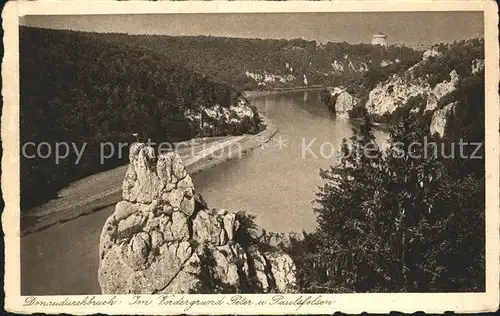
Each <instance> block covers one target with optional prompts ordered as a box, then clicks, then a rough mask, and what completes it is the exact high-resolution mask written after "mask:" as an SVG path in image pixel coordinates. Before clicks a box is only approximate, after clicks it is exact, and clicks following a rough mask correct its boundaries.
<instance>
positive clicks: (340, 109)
mask: <svg viewBox="0 0 500 316" xmlns="http://www.w3.org/2000/svg"><path fill="white" fill-rule="evenodd" d="M357 102H358V100H357V99H356V98H354V97H353V96H352V95H350V94H349V92H347V91H342V92H341V93H340V94H339V95H338V96H337V100H336V101H335V113H336V114H337V117H344V118H349V111H351V110H352V109H353V108H354V105H355V104H356V103H357Z"/></svg>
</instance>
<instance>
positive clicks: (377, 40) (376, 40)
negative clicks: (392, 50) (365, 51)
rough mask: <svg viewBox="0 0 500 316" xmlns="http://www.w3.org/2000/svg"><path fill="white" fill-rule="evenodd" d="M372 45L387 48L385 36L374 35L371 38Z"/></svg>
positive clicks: (380, 34)
mask: <svg viewBox="0 0 500 316" xmlns="http://www.w3.org/2000/svg"><path fill="white" fill-rule="evenodd" d="M372 45H380V46H384V47H387V35H385V34H382V33H377V34H374V35H373V37H372Z"/></svg>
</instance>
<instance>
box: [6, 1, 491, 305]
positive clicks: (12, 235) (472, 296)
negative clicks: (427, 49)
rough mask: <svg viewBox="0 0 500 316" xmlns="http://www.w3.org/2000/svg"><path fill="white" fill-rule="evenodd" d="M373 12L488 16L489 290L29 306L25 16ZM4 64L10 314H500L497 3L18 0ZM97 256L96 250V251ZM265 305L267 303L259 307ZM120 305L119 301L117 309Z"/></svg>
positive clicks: (10, 7) (10, 10) (10, 15)
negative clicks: (22, 167) (23, 167)
mask: <svg viewBox="0 0 500 316" xmlns="http://www.w3.org/2000/svg"><path fill="white" fill-rule="evenodd" d="M342 11H350V12H372V11H484V13H485V23H484V25H485V34H484V35H485V51H486V56H485V69H486V121H485V125H486V170H487V175H486V183H487V186H486V197H487V200H486V209H487V212H486V292H485V293H424V294H408V293H397V294H381V293H376V294H293V295H291V294H289V295H284V297H286V300H288V301H291V300H295V299H297V298H298V297H300V296H302V297H303V298H305V297H307V296H308V295H313V296H314V297H318V296H320V297H321V299H323V300H331V301H334V303H332V304H328V305H302V306H298V305H297V304H295V305H293V304H292V305H278V304H270V302H273V297H275V295H274V294H262V295H258V294H251V295H243V296H242V297H244V298H245V299H249V300H251V301H253V302H254V304H251V305H244V304H243V305H242V304H231V300H232V299H234V297H235V295H233V294H229V295H218V294H214V295H192V294H191V295H175V296H173V297H172V299H180V298H182V297H185V299H187V300H191V301H195V300H201V301H207V300H210V299H215V300H218V299H221V298H222V297H223V298H224V302H223V304H222V305H217V306H214V305H193V306H192V307H191V308H189V309H188V310H187V311H186V310H185V308H186V306H180V305H179V306H174V305H169V306H160V305H158V304H157V302H158V300H159V296H157V295H144V296H142V297H141V299H143V300H145V301H146V300H152V301H153V303H151V304H149V305H140V306H139V305H129V302H131V301H132V300H133V299H134V298H133V296H132V295H117V296H113V295H96V296H95V298H94V299H95V300H99V301H110V300H112V299H113V297H114V298H115V300H116V303H115V304H114V305H108V306H95V305H85V306H50V307H42V306H26V302H27V300H30V299H31V298H30V297H27V296H21V295H20V292H21V291H20V277H21V275H20V237H19V236H20V221H19V216H20V214H19V202H20V201H19V152H20V150H19V149H20V145H19V53H18V48H19V47H18V43H19V28H18V23H19V19H18V18H19V16H23V15H55V14H59V15H61V14H68V15H69V14H130V13H137V14H139V13H144V14H146V13H208V12H211V13H230V12H231V13H236V12H241V13H250V12H253V13H258V12H342ZM2 17H3V29H4V51H5V54H4V59H3V63H2V79H3V80H2V82H3V90H2V96H3V101H4V108H3V117H2V130H1V135H2V142H3V147H4V151H3V159H2V171H3V177H2V191H3V196H4V200H5V209H4V212H3V214H2V225H3V230H4V235H5V236H4V241H5V286H4V290H5V294H6V298H5V302H6V303H5V308H6V309H7V310H9V311H11V312H27V313H33V312H43V313H50V314H53V313H62V312H64V313H71V314H89V313H106V314H179V313H187V314H229V313H231V314H310V313H314V314H331V313H334V312H336V311H342V312H344V313H361V312H364V311H367V312H372V313H386V312H390V311H401V312H415V311H425V312H436V313H438V312H444V311H458V312H478V311H492V310H496V309H498V304H499V281H500V280H499V268H500V261H499V246H500V244H499V209H500V204H499V183H500V178H499V166H500V156H499V144H500V137H499V132H498V130H499V106H498V105H499V104H500V102H499V98H498V82H499V78H500V76H499V66H498V56H499V50H498V28H497V24H498V12H497V6H496V4H495V2H492V1H491V2H486V1H439V2H436V1H419V2H416V1H400V2H393V1H389V2H381V1H378V2H373V1H363V2H360V1H352V2H346V1H340V2H302V1H291V2H267V1H264V2H260V1H259V2H255V1H248V2H226V1H210V2H196V3H193V2H108V1H36V2H31V1H30V2H27V1H17V2H9V3H8V4H7V5H6V6H5V8H4V11H3V12H2ZM96 251H97V250H96ZM66 297H68V301H79V300H83V299H85V298H86V297H87V300H90V298H89V297H92V296H85V295H83V296H37V297H34V298H35V299H38V300H43V301H47V302H48V301H58V302H61V301H64V300H65V299H66ZM259 301H264V305H258V304H257V303H258V302H259ZM118 302H120V303H118Z"/></svg>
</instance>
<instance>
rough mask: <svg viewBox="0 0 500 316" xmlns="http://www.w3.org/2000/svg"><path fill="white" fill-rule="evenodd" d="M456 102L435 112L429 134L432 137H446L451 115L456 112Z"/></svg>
mask: <svg viewBox="0 0 500 316" xmlns="http://www.w3.org/2000/svg"><path fill="white" fill-rule="evenodd" d="M455 105H456V102H452V103H449V104H447V105H445V106H444V107H443V108H442V109H438V110H436V111H434V114H433V116H432V120H431V125H430V129H429V132H430V134H431V135H434V134H438V135H439V136H440V137H443V136H445V133H446V125H447V124H448V119H449V118H450V115H453V112H454V111H455Z"/></svg>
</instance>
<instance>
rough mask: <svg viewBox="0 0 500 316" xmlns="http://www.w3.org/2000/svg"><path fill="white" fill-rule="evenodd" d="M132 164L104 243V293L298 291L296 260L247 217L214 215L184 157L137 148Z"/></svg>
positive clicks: (222, 212) (101, 271)
mask: <svg viewBox="0 0 500 316" xmlns="http://www.w3.org/2000/svg"><path fill="white" fill-rule="evenodd" d="M129 159H130V164H129V167H128V170H127V172H126V175H125V179H124V181H123V200H122V201H120V202H119V203H118V204H117V205H116V207H115V211H114V212H113V214H112V215H111V216H110V217H109V218H108V219H107V220H106V222H105V224H104V227H103V230H102V233H101V238H100V245H99V259H100V262H99V273H98V279H99V284H100V286H101V290H102V293H103V294H126V293H140V294H155V293H193V292H201V293H217V292H236V291H238V292H262V293H267V292H290V291H293V290H294V289H295V282H296V281H295V264H294V263H293V261H292V259H291V257H290V256H288V255H287V254H286V253H284V252H283V251H282V250H279V248H277V247H273V246H272V245H269V244H266V245H265V246H266V247H264V242H265V240H263V238H261V237H259V236H254V235H255V234H254V233H253V231H252V230H251V228H250V227H249V225H248V217H245V216H244V215H242V214H241V213H238V214H235V213H229V212H227V211H225V210H215V209H208V208H207V207H206V205H205V204H204V202H203V201H202V200H201V199H199V198H197V197H196V196H195V194H194V186H193V183H192V181H191V177H190V176H189V174H188V173H187V171H186V168H185V166H184V165H183V163H182V160H181V158H180V157H179V156H178V155H177V154H175V153H167V154H162V155H160V156H158V157H157V156H156V155H155V153H154V151H153V149H152V148H150V147H146V145H144V144H134V145H132V146H131V149H130V157H129ZM264 249H265V250H264Z"/></svg>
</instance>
